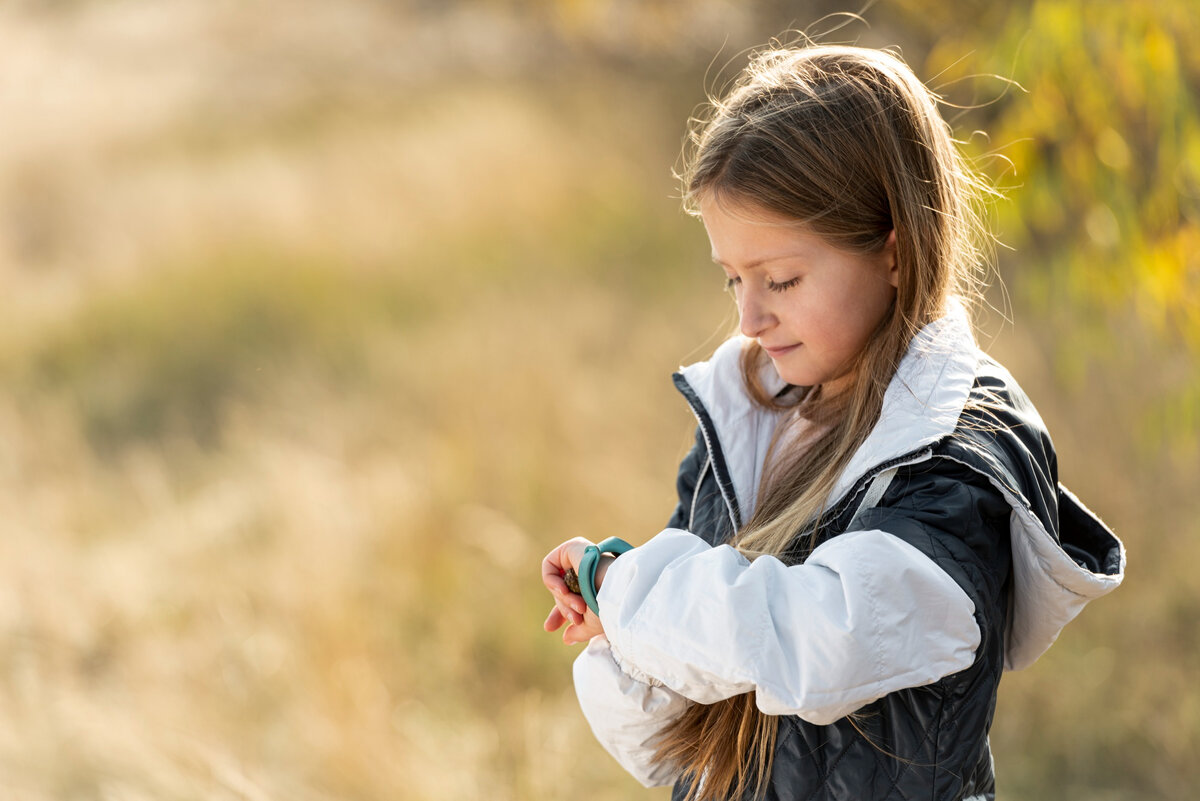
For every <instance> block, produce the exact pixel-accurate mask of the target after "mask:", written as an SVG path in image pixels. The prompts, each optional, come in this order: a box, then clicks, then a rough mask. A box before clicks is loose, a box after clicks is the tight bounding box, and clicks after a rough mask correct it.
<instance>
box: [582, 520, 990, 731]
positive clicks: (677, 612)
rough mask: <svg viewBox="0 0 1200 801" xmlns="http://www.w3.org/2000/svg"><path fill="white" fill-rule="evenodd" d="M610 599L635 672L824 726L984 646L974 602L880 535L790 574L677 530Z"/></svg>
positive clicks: (613, 574) (826, 552) (816, 556)
mask: <svg viewBox="0 0 1200 801" xmlns="http://www.w3.org/2000/svg"><path fill="white" fill-rule="evenodd" d="M630 556H636V558H634V559H628V561H625V560H626V559H627V558H628V557H630ZM599 598H600V618H601V622H602V623H603V625H604V628H605V630H606V631H607V632H608V637H609V639H610V640H611V641H612V643H613V646H614V648H615V649H616V650H617V651H618V652H619V653H620V654H622V655H623V658H624V660H625V661H626V662H627V663H628V664H630V665H631V666H635V667H636V669H637V670H640V671H642V672H644V673H645V674H647V675H650V676H653V677H654V678H655V679H657V680H659V681H661V682H662V683H663V684H664V685H665V686H667V687H669V688H671V689H672V690H674V691H675V692H677V693H679V694H680V695H682V696H684V697H686V698H688V699H690V700H692V701H696V702H699V703H714V702H716V701H719V700H721V699H723V698H729V697H732V696H734V695H739V694H741V693H745V692H750V691H751V690H754V691H756V693H757V702H758V706H759V708H760V709H761V710H762V711H763V712H765V713H767V714H772V715H786V714H794V715H799V716H800V717H803V718H805V719H806V720H809V721H811V722H813V723H818V724H825V723H831V722H833V721H835V720H837V719H839V718H841V717H843V716H844V715H846V714H848V713H850V712H853V711H854V710H856V709H858V708H859V707H861V706H863V705H864V704H866V703H868V702H870V701H873V700H875V699H876V698H879V697H881V696H883V695H886V694H887V693H889V692H892V691H894V690H898V689H902V688H904V687H914V686H920V685H923V684H929V683H931V682H934V681H936V680H937V679H939V678H941V677H942V676H945V675H949V674H950V673H954V672H957V671H958V670H962V669H963V668H965V667H967V666H969V665H970V664H971V662H972V661H973V660H974V653H975V648H976V646H977V645H978V644H979V628H978V626H977V624H976V622H975V618H974V611H975V610H974V604H972V603H971V601H970V599H969V598H968V597H967V595H966V594H965V593H964V592H963V591H962V589H960V588H959V587H958V585H957V584H955V583H954V581H953V580H952V579H951V578H950V577H949V576H948V575H946V574H945V572H943V571H942V570H940V569H939V568H938V567H937V566H936V565H935V564H934V563H933V562H931V561H930V560H929V559H928V558H927V557H925V556H924V554H922V553H921V552H920V551H918V550H917V549H916V548H914V547H913V546H911V545H908V544H907V543H905V542H903V541H901V540H899V539H897V538H895V537H893V536H891V535H889V534H887V533H885V532H882V531H862V532H851V533H847V534H844V535H841V536H839V537H835V538H834V539H832V540H830V541H829V542H828V543H825V544H824V545H822V546H821V547H819V548H818V549H816V550H815V551H814V552H813V554H812V555H811V556H810V557H809V559H808V561H807V562H805V563H804V564H802V565H793V566H790V567H789V566H787V565H784V564H783V563H782V562H780V561H779V560H777V559H774V558H772V557H761V558H759V559H756V560H755V561H754V562H749V561H747V560H746V558H745V557H743V556H742V555H741V554H739V553H738V552H737V551H735V550H734V549H732V548H730V547H728V546H719V547H717V548H712V547H710V546H708V545H707V544H706V543H704V542H703V541H701V540H700V539H699V538H697V537H694V536H693V535H690V534H687V533H685V532H680V531H672V530H668V531H665V532H663V533H662V534H659V535H658V536H657V537H655V538H654V539H653V540H652V541H651V542H650V543H647V545H645V546H643V547H642V548H639V549H637V550H636V551H633V552H631V553H630V554H625V556H623V557H622V558H621V559H620V560H617V562H615V563H614V564H613V566H612V569H611V570H610V571H609V574H608V576H607V580H606V582H605V584H604V585H603V586H602V587H601V591H600V596H599Z"/></svg>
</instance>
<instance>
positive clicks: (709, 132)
mask: <svg viewBox="0 0 1200 801" xmlns="http://www.w3.org/2000/svg"><path fill="white" fill-rule="evenodd" d="M689 143H690V146H689V149H688V151H687V152H686V154H685V166H684V170H683V174H682V175H681V176H680V177H681V180H682V183H683V190H684V204H685V208H686V209H687V210H688V211H689V212H690V213H692V214H698V207H699V204H700V202H701V201H702V200H704V199H706V198H713V199H715V200H717V201H718V202H721V203H728V204H730V205H731V206H736V207H738V208H744V209H750V210H762V211H765V212H768V213H770V215H771V216H773V217H780V216H781V217H783V218H785V219H788V220H794V221H795V222H796V223H797V224H798V225H801V226H804V227H805V228H806V229H807V230H808V231H811V232H813V233H816V234H817V235H819V236H822V237H824V238H825V239H826V240H827V241H828V242H829V243H831V244H833V245H835V246H837V247H840V248H842V249H844V250H846V251H849V252H853V253H860V254H873V253H878V252H880V251H881V250H882V249H883V248H884V247H885V243H886V242H887V239H888V236H889V234H890V233H891V232H892V231H893V230H894V231H895V232H896V237H895V245H894V247H895V258H896V263H897V264H898V266H899V284H898V286H897V292H896V297H895V300H894V302H893V304H892V307H891V309H890V310H889V311H888V313H887V314H886V315H885V316H884V319H883V320H882V322H881V323H880V325H879V328H878V330H877V331H876V334H875V336H874V337H873V338H872V339H871V341H870V343H869V344H868V345H867V347H866V348H865V349H864V351H863V352H862V353H861V354H860V355H859V357H858V359H857V362H856V364H855V365H854V372H853V374H854V382H853V386H852V387H851V388H850V389H848V390H846V391H844V392H842V393H841V394H840V395H838V396H837V397H822V394H821V392H820V388H819V387H818V388H815V389H814V390H813V391H812V392H810V393H809V396H808V397H807V398H806V399H805V403H804V406H803V408H802V409H799V410H797V411H798V412H799V413H800V414H802V415H804V417H806V418H809V419H814V418H815V419H818V420H820V421H821V422H823V423H824V427H823V433H822V434H821V435H820V436H819V437H818V438H817V439H816V440H815V441H813V442H811V443H810V444H807V445H806V446H805V449H804V452H803V458H800V457H799V455H798V454H792V455H789V454H787V453H782V454H777V455H775V457H774V459H773V462H774V464H773V467H772V470H771V471H770V472H769V473H768V475H767V478H766V480H765V481H764V482H763V487H762V488H761V490H760V495H759V499H758V503H757V506H756V509H755V512H754V515H753V517H752V518H751V520H750V521H748V522H747V523H746V524H745V525H744V526H743V528H742V529H741V530H740V531H738V532H737V533H736V534H735V536H734V538H733V540H732V543H733V544H734V545H735V547H737V548H738V550H740V551H741V552H742V553H744V554H746V555H747V556H748V557H749V558H752V559H753V558H757V557H759V556H763V555H772V556H776V557H780V558H785V559H787V560H791V561H796V560H802V559H803V558H805V557H806V556H807V554H808V552H809V551H811V549H812V548H813V547H815V545H816V543H815V542H814V539H815V538H816V536H817V531H818V529H819V528H820V523H821V519H822V515H823V514H824V513H825V512H826V511H827V505H828V504H829V502H830V501H832V500H836V499H831V498H830V493H831V492H832V490H833V487H834V485H835V483H836V481H837V479H838V477H839V475H840V474H841V472H842V471H843V470H844V469H845V467H846V465H847V463H848V462H849V461H850V458H851V456H853V454H854V452H855V451H856V450H857V449H858V447H859V446H860V445H861V444H862V443H863V441H864V440H865V439H866V437H867V435H868V434H869V433H870V431H871V428H872V427H873V426H874V424H875V422H876V421H877V420H878V417H879V413H880V409H881V406H882V403H883V395H884V391H885V389H886V388H887V385H888V383H889V381H890V380H891V378H892V376H893V374H894V373H895V372H896V367H897V365H898V364H899V362H900V359H901V357H902V356H903V355H904V353H905V351H906V349H907V348H908V345H909V343H910V341H911V340H912V338H913V336H914V335H915V334H916V332H917V331H919V330H920V329H921V328H922V327H923V326H925V325H926V324H928V323H930V322H932V321H933V320H935V319H937V318H938V317H940V316H941V315H942V314H943V313H944V312H945V310H946V308H947V305H948V302H949V300H950V299H951V298H952V297H955V296H957V297H960V298H964V299H968V300H973V299H975V298H976V297H977V296H978V294H979V292H980V291H981V290H980V287H981V274H982V270H983V264H984V259H983V247H984V245H985V244H986V242H987V241H988V237H987V234H986V231H985V227H984V225H983V224H982V219H981V212H980V208H981V206H980V203H979V201H980V200H981V199H982V198H983V197H984V196H985V195H987V194H990V193H991V189H990V188H989V186H988V185H987V184H986V183H984V181H983V180H982V179H981V178H980V177H979V175H978V173H976V172H975V171H974V170H973V169H972V168H971V166H970V165H969V163H968V162H967V161H966V160H965V158H964V157H963V156H962V154H961V153H960V152H959V149H958V146H957V144H956V143H955V141H954V140H953V138H952V135H951V131H950V127H949V125H947V124H946V122H945V121H944V120H943V119H942V117H941V115H940V114H939V112H938V108H937V98H936V97H935V96H934V95H933V94H932V93H931V92H930V91H929V90H928V89H926V88H925V86H924V85H922V84H921V82H920V81H919V80H918V79H917V78H916V76H915V75H914V74H913V73H912V71H911V70H910V69H909V68H908V66H907V65H905V64H904V62H903V61H901V59H900V58H899V57H898V56H896V55H894V54H893V53H891V52H888V51H881V50H870V49H864V48H857V47H843V46H805V47H797V48H791V47H779V48H777V49H770V50H765V51H762V52H759V53H757V54H755V55H754V56H752V57H751V61H750V64H749V66H748V67H747V68H746V70H745V71H744V72H743V73H742V75H741V77H740V78H739V79H738V80H737V82H736V83H735V84H734V86H733V88H732V90H731V91H730V92H728V94H726V96H725V97H724V98H721V99H714V100H713V101H712V103H711V108H710V110H709V113H708V114H707V115H705V116H704V117H702V118H698V119H694V120H693V121H692V127H691V131H690V139H689ZM766 358H767V357H766V354H765V353H764V352H763V350H762V348H761V347H759V346H758V345H757V343H754V344H752V345H751V346H749V347H748V348H747V349H746V350H745V351H744V352H743V354H742V373H743V378H744V380H745V382H746V385H747V388H748V390H749V392H750V394H751V396H752V397H753V398H754V399H755V400H756V401H757V402H758V403H760V404H762V405H764V406H767V407H773V408H782V407H786V406H788V405H790V404H795V403H796V397H797V396H796V394H795V393H792V394H788V395H785V396H782V397H783V398H784V399H780V398H779V397H772V396H770V395H768V393H767V392H766V391H765V389H764V388H763V386H762V384H761V383H760V381H759V375H760V369H759V368H760V366H761V365H762V364H763V362H764V360H765V359H766ZM777 441H784V440H783V439H782V438H778V437H777ZM777 724H778V721H777V720H776V719H775V718H773V717H771V716H768V715H765V714H763V713H762V712H760V711H759V710H758V708H757V706H756V705H755V701H754V694H753V693H748V694H745V695H741V696H738V697H735V698H730V699H727V700H724V701H720V702H718V703H715V704H711V705H701V704H696V705H694V706H692V707H691V708H690V709H689V710H688V712H687V713H685V714H684V716H683V717H682V718H681V719H678V720H676V721H674V722H672V723H671V724H669V725H668V726H666V727H665V728H664V730H663V731H662V732H661V734H660V739H659V741H658V751H657V753H656V757H655V758H656V760H657V761H659V762H665V763H669V764H673V765H675V766H676V767H678V768H680V769H682V770H683V771H684V775H685V776H686V777H687V778H689V779H690V781H691V792H690V794H689V798H693V799H698V801H715V799H720V798H727V797H732V798H740V797H742V796H743V795H744V794H745V793H746V792H747V791H748V790H749V789H750V788H752V787H753V788H754V790H755V793H756V794H761V792H762V791H763V789H764V788H765V785H766V781H767V778H768V777H769V776H770V772H771V764H772V758H773V754H774V747H775V735H776V730H777V729H776V727H777Z"/></svg>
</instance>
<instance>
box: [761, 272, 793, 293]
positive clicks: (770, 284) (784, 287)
mask: <svg viewBox="0 0 1200 801" xmlns="http://www.w3.org/2000/svg"><path fill="white" fill-rule="evenodd" d="M798 283H800V276H796V277H795V278H789V279H788V280H786V281H780V282H779V283H775V281H773V280H772V279H770V278H768V279H767V289H769V290H771V291H772V292H787V291H788V290H789V289H791V288H792V287H794V286H795V285H796V284H798Z"/></svg>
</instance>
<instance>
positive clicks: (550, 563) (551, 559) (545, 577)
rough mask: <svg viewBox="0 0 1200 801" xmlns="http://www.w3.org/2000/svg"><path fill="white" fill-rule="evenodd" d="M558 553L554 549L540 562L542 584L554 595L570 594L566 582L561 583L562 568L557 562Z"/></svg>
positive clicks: (557, 550) (556, 549)
mask: <svg viewBox="0 0 1200 801" xmlns="http://www.w3.org/2000/svg"><path fill="white" fill-rule="evenodd" d="M558 552H559V549H558V548H555V549H554V550H553V551H551V552H550V553H548V554H547V555H546V558H545V559H543V560H542V583H543V584H545V585H546V589H548V590H550V592H552V593H554V594H555V595H559V594H562V593H569V592H571V590H570V589H569V588H568V587H567V582H565V581H563V577H562V574H563V572H564V568H563V566H562V564H561V562H560V561H559V556H558Z"/></svg>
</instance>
